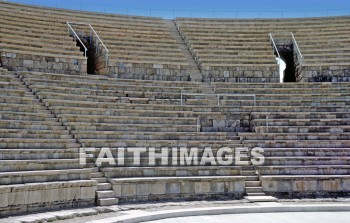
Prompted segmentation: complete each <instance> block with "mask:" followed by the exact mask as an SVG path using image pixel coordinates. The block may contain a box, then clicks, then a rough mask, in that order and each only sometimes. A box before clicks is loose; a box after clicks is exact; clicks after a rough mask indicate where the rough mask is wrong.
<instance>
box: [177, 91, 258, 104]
mask: <svg viewBox="0 0 350 223" xmlns="http://www.w3.org/2000/svg"><path fill="white" fill-rule="evenodd" d="M184 95H200V96H216V98H217V101H218V106H220V97H221V96H232V97H234V96H236V97H253V98H254V106H256V95H255V94H203V93H183V92H181V98H180V103H181V106H182V105H183V96H184Z"/></svg>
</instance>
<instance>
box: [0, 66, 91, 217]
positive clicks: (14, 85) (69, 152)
mask: <svg viewBox="0 0 350 223" xmlns="http://www.w3.org/2000/svg"><path fill="white" fill-rule="evenodd" d="M0 89H1V95H0V110H1V114H0V126H1V127H0V185H1V186H0V200H1V202H0V216H4V215H8V214H12V213H16V214H19V213H22V212H31V211H37V210H43V209H55V208H59V207H72V206H76V205H91V204H94V199H95V196H94V191H96V182H95V181H92V180H90V178H91V176H90V175H91V171H90V170H89V169H82V167H81V166H80V165H79V159H78V158H79V156H78V151H79V147H80V145H79V144H78V143H76V141H75V140H74V139H73V138H72V137H71V136H70V135H69V132H68V131H67V130H65V128H64V126H62V125H61V123H60V122H58V119H57V118H55V117H54V115H53V114H51V113H50V111H48V110H47V109H46V108H45V106H43V105H42V103H41V102H40V101H39V100H38V99H36V98H35V97H34V95H33V94H32V93H31V92H30V91H29V89H27V87H26V86H25V85H24V84H23V83H21V81H20V79H19V78H18V77H16V76H15V75H14V74H13V73H11V72H7V71H5V70H3V69H0Z"/></svg>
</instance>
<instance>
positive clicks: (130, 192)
mask: <svg viewBox="0 0 350 223" xmlns="http://www.w3.org/2000/svg"><path fill="white" fill-rule="evenodd" d="M121 194H122V196H135V195H136V185H135V184H123V185H122V188H121Z"/></svg>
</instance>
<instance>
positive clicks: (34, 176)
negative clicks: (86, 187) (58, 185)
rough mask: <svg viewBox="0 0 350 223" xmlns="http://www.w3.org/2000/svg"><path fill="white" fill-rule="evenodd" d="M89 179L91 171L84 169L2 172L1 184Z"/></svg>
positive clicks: (0, 174) (0, 173) (0, 176)
mask: <svg viewBox="0 0 350 223" xmlns="http://www.w3.org/2000/svg"><path fill="white" fill-rule="evenodd" d="M89 179H90V172H89V171H88V170H83V169H65V170H44V171H42V170H41V171H40V170H39V171H25V172H22V171H18V172H0V183H1V185H13V184H28V183H39V182H53V181H72V180H89Z"/></svg>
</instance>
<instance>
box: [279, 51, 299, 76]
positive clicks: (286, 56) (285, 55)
mask: <svg viewBox="0 0 350 223" xmlns="http://www.w3.org/2000/svg"><path fill="white" fill-rule="evenodd" d="M292 49H293V48H292ZM279 53H280V56H281V59H282V60H283V62H284V63H285V70H284V75H283V83H286V82H296V72H295V63H294V52H293V50H290V49H284V50H280V51H279ZM280 66H281V65H280Z"/></svg>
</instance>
